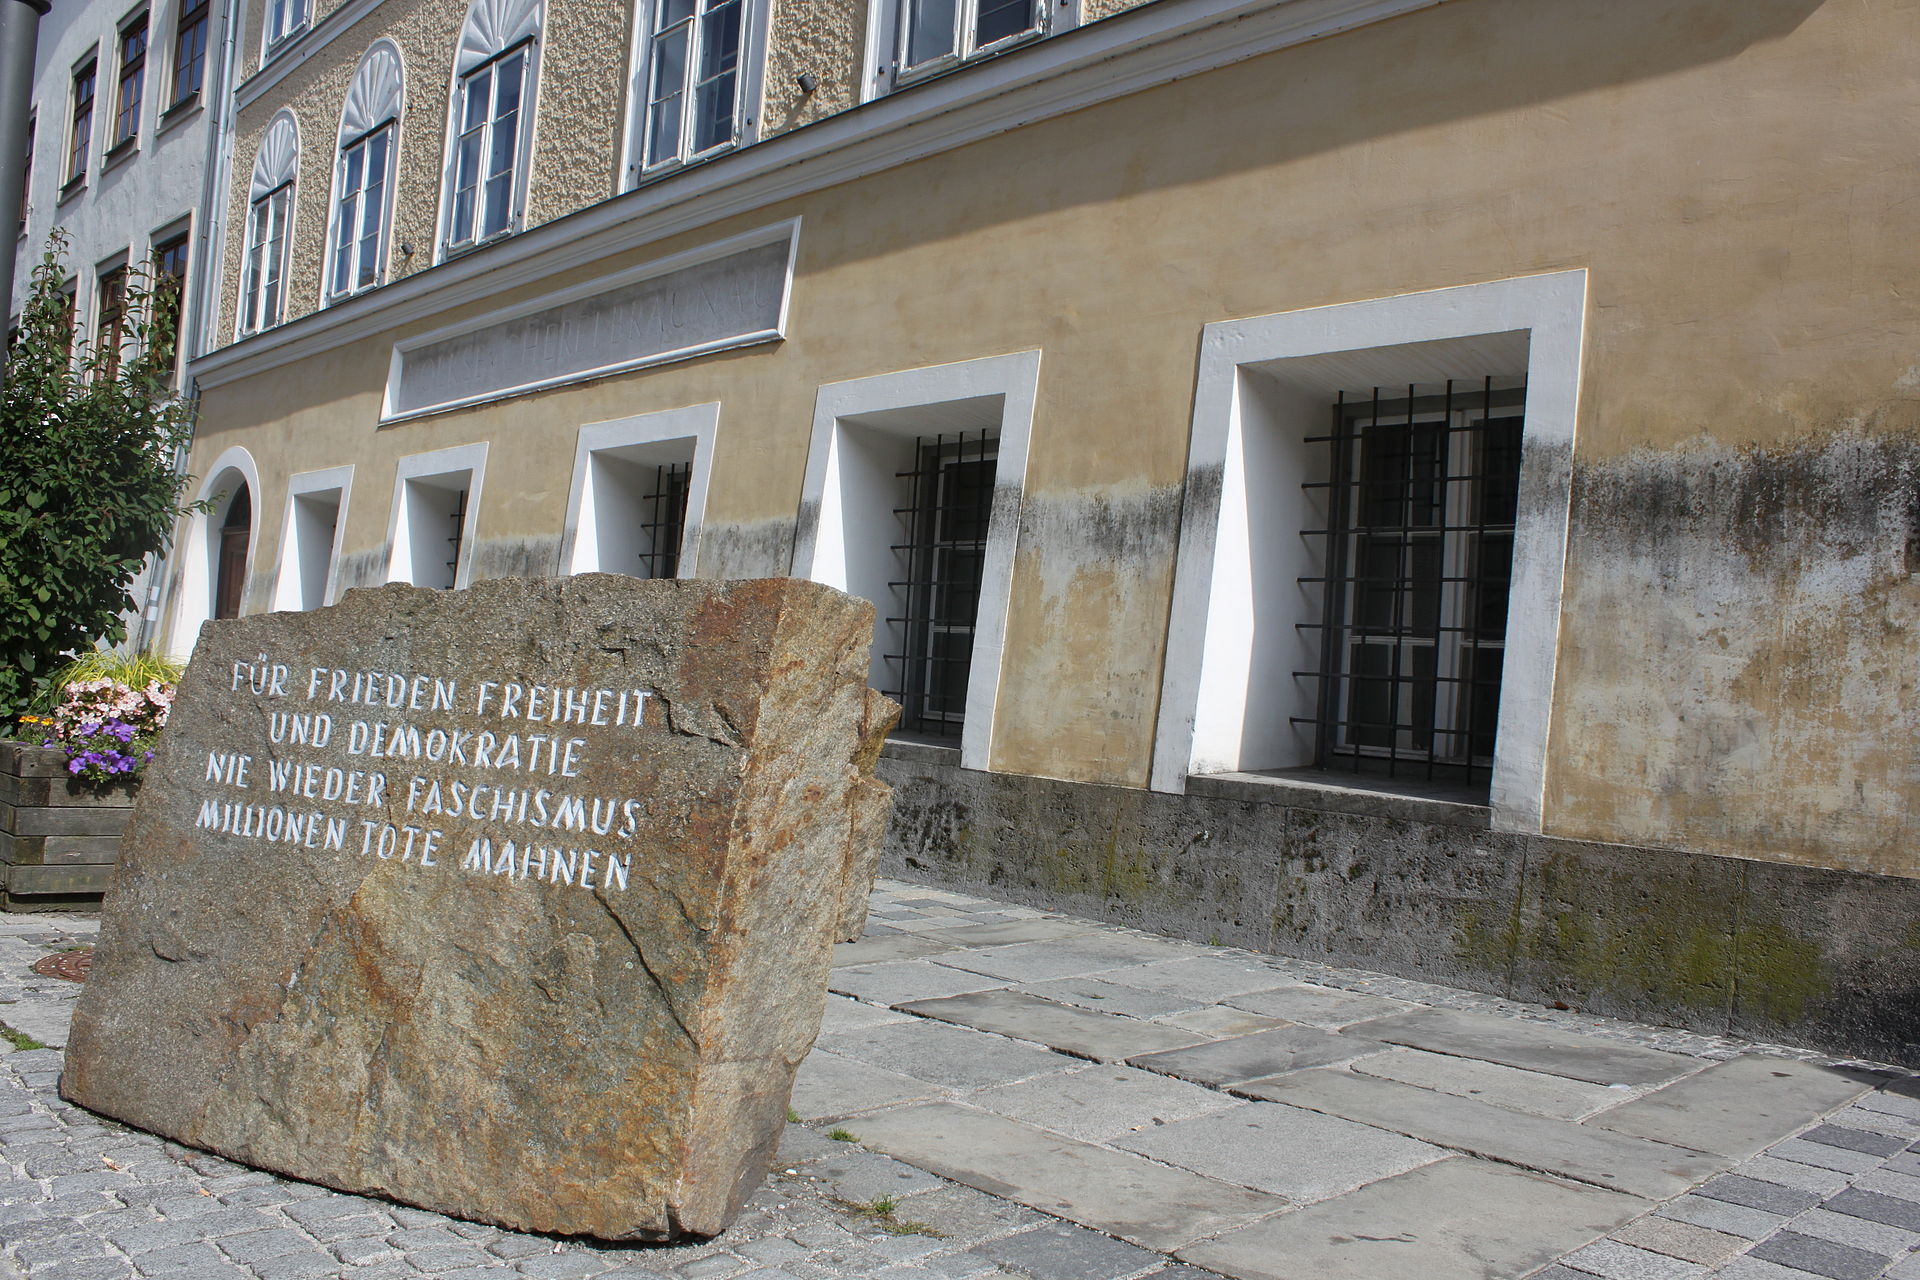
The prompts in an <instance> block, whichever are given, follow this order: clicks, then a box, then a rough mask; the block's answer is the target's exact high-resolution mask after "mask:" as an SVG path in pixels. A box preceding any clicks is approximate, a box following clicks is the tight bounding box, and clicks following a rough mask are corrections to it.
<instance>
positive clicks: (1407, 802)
mask: <svg viewBox="0 0 1920 1280" xmlns="http://www.w3.org/2000/svg"><path fill="white" fill-rule="evenodd" d="M879 776H880V777H881V778H882V779H883V780H884V781H886V782H888V783H891V784H892V786H893V788H894V812H893V821H892V825H891V827H890V828H889V830H888V835H887V848H886V855H885V859H884V862H883V865H882V870H883V872H884V873H885V874H888V875H894V876H899V877H901V878H903V879H908V880H917V881H920V882H923V883H930V884H936V885H940V886H943V887H947V888H952V889H959V890H977V891H981V892H986V893H991V894H992V895H993V896H995V897H999V898H1005V899H1008V900H1011V901H1015V902H1022V903H1026V904H1029V905H1032V906H1037V907H1046V908H1050V909H1055V910H1060V911H1067V912H1071V913H1073V914H1076V915H1081V916H1087V917H1090V918H1093V919H1098V920H1106V921H1111V922H1113V923H1116V924H1124V925H1131V926H1134V927H1137V928H1141V929H1146V930H1151V931H1153V932H1157V933H1163V934H1171V935H1173V936H1176V937H1181V938H1187V939H1190V940H1193V941H1198V942H1206V943H1213V944H1217V945H1226V946H1235V947H1246V948H1249V949H1251V950H1255V951H1264V952H1269V953H1273V954H1277V955H1285V956H1294V957H1300V958H1304V959H1311V960H1318V961H1324V962H1327V963H1330V964H1338V965H1354V966H1359V967H1362V968H1368V969H1374V970H1378V971H1380V972H1383V973H1390V974H1396V975H1399V976H1402V977H1407V978H1415V979H1422V980H1425V981H1430V982H1438V983H1446V984H1450V985H1455V986H1462V987H1468V988H1472V989H1474V990H1478V991H1484V992H1489V993H1493V994H1497V995H1502V996H1507V997H1510V998H1512V999H1515V1000H1526V1001H1534V1002H1540V1003H1554V1002H1560V1003H1563V1004H1565V1005H1567V1006H1570V1007H1572V1008H1575V1009H1579V1010H1582V1011H1585V1012H1591V1013H1594V1014H1601V1015H1610V1016H1615V1017H1621V1018H1632V1019H1637V1020H1642V1021H1649V1022H1658V1023H1665V1024H1668V1025H1672V1026H1680V1027H1687V1028H1690V1029H1693V1030H1697V1031H1706V1032H1713V1033H1721V1034H1728V1035H1734V1036H1739V1037H1742V1038H1749V1039H1758V1040H1773V1041H1778V1042H1782V1043H1787V1044H1795V1045H1802V1046H1806V1047H1810V1048H1814V1049H1819V1050H1823V1051H1826V1052H1829V1053H1835V1054H1842V1055H1847V1054H1858V1055H1860V1056H1862V1057H1865V1058H1869V1059H1874V1060H1878V1061H1886V1062H1896V1063H1901V1064H1904V1065H1907V1066H1920V881H1915V880H1909V879H1903V878H1898V877H1887V876H1870V875H1862V874H1858V873H1852V872H1843V871H1828V870H1821V869H1817V868H1808V867H1796V866H1787V865H1783V864H1779V863H1771V862H1758V861H1750V860H1747V859H1742V858H1729V857H1720V856H1714V855H1709V854H1697V853H1686V852H1681V851H1676V850H1671V849H1648V848H1639V847H1634V846H1629V845H1613V844H1592V843H1586V842H1582V841H1575V840H1561V839H1553V838H1549V837H1542V836H1524V835H1512V834H1507V833H1504V832H1496V831H1493V830H1491V829H1489V823H1488V812H1487V810H1486V809H1484V808H1481V807H1478V806H1475V805H1470V804H1458V803H1448V802H1445V801H1440V800H1433V799H1424V798H1412V797H1405V796H1394V795H1377V794H1373V793H1360V792H1351V791H1345V790H1341V789H1338V788H1331V787H1325V786H1316V785H1313V784H1312V783H1310V782H1306V781H1287V780H1280V779H1275V778H1270V777H1261V778H1257V779H1256V778H1249V777H1246V776H1244V775H1231V776H1228V777H1223V778H1207V779H1195V780H1194V782H1193V783H1192V784H1191V785H1192V791H1191V793H1190V794H1188V795H1184V796H1173V795H1164V794H1158V793H1154V792H1149V791H1141V790H1134V789H1131V788H1125V787H1107V786H1095V785H1090V784H1086V783H1075V782H1061V781H1056V780H1053V779H1048V778H1034V777H1025V776H1020V775H1013V774H999V773H981V772H976V771H973V770H967V769H962V768H960V767H959V764H958V753H957V752H955V751H951V750H947V749H942V748H938V747H922V746H916V745H910V744H903V743H890V744H889V745H888V747H887V751H886V756H885V758H884V759H883V760H882V761H881V764H880V769H879Z"/></svg>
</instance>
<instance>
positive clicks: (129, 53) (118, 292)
mask: <svg viewBox="0 0 1920 1280" xmlns="http://www.w3.org/2000/svg"><path fill="white" fill-rule="evenodd" d="M225 8H226V6H225V3H224V0H138V2H137V3H135V2H127V3H107V2H105V0H89V2H88V3H76V4H61V5H56V6H54V7H53V9H52V10H51V11H50V12H49V13H48V14H47V15H46V16H45V17H43V18H41V19H40V21H39V24H38V39H37V41H36V42H35V45H34V68H35V70H34V83H33V109H32V113H31V115H30V117H29V123H28V145H27V155H26V158H25V159H26V164H25V168H26V174H25V183H24V198H23V200H22V202H21V208H20V211H19V219H20V221H19V238H18V240H17V241H16V242H15V246H14V254H15V258H14V288H13V297H12V298H11V299H9V310H8V315H9V317H12V318H13V320H12V322H10V325H9V328H11V327H12V323H17V318H18V316H19V315H20V311H21V308H22V305H23V304H24V302H25V299H26V296H27V292H28V290H29V288H30V287H31V283H32V275H33V271H34V268H35V267H36V266H37V265H38V264H39V262H40V260H41V257H42V255H43V254H44V253H45V252H46V250H47V248H48V237H49V235H50V234H51V233H53V232H54V231H56V230H58V232H59V233H60V234H61V235H62V236H63V237H64V238H65V241H64V247H63V252H62V259H61V265H62V267H63V269H64V270H65V272H66V273H67V290H68V294H69V297H70V298H71V299H72V302H71V307H72V318H73V329H74V339H75V342H76V343H77V344H79V345H81V346H83V347H93V348H103V349H111V350H115V351H117V350H119V349H121V347H123V346H124V345H126V344H127V343H129V342H131V341H132V338H131V336H130V328H129V321H130V320H131V316H130V315H129V305H130V304H129V299H130V291H131V296H132V297H133V298H134V299H137V298H138V297H139V296H141V295H143V294H144V293H146V292H148V291H149V290H151V289H153V288H155V287H162V286H161V281H162V280H163V279H164V280H165V281H166V282H168V283H167V284H166V285H165V286H164V287H167V288H171V289H173V290H175V291H177V295H178V300H177V306H178V308H179V311H178V315H179V320H178V323H179V326H180V342H179V345H180V348H181V352H182V361H181V381H180V385H181V387H182V389H184V388H185V385H186V383H185V364H186V358H187V357H188V356H189V355H191V354H192V353H195V352H197V351H199V350H201V349H203V347H204V345H205V343H204V331H205V324H206V319H207V313H206V309H205V303H206V301H207V293H206V290H205V288H204V287H203V283H202V282H203V278H204V276H205V274H206V267H207V266H208V264H209V263H210V261H211V259H212V258H213V257H214V256H215V254H216V253H217V245H218V232H219V228H218V226H217V225H215V224H214V223H213V222H212V221H211V220H209V219H208V218H207V217H206V216H205V214H204V213H203V210H205V209H207V208H208V207H209V205H210V204H211V200H210V192H209V188H208V181H209V178H210V176H211V173H212V169H210V167H209V157H210V155H211V154H212V150H213V148H214V146H215V145H216V143H217V141H218V139H219V136H220V133H219V129H218V127H217V126H218V123H219V121H220V119H221V117H222V112H223V108H224V106H225V102H226V98H227V93H226V85H227V84H229V83H230V80H231V76H230V73H229V69H228V68H227V66H226V65H225V63H224V61H223V54H224V52H225V49H226V31H227V25H226V13H225ZM160 587H161V578H160V575H158V574H154V573H149V574H146V575H143V578H142V581H141V582H139V583H137V584H136V586H135V592H134V594H135V598H136V599H140V600H142V601H143V602H144V607H143V611H142V614H141V616H140V618H139V619H138V620H137V621H135V622H133V623H132V624H131V625H130V626H129V628H128V634H129V637H130V639H131V640H132V641H133V642H134V643H135V645H136V647H138V646H141V645H144V644H147V643H151V642H153V641H154V640H156V639H157V635H158V630H157V628H158V622H159V615H158V606H159V591H160Z"/></svg>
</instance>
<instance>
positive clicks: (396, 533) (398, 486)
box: [386, 440, 487, 591]
mask: <svg viewBox="0 0 1920 1280" xmlns="http://www.w3.org/2000/svg"><path fill="white" fill-rule="evenodd" d="M462 478H463V479H462ZM486 478H487V444H486V441H484V440H482V441H476V442H475V443H473V444H461V445H455V446H453V447H452V448H450V449H435V450H434V451H432V452H431V453H414V454H409V455H407V456H406V457H404V458H401V459H400V461H399V462H398V464H396V465H395V467H394V473H393V507H392V509H391V511H390V512H389V514H388V517H387V577H386V580H387V581H388V582H405V583H409V584H411V583H414V582H416V581H417V579H418V576H419V575H418V574H417V573H416V572H415V569H414V564H413V528H412V512H411V504H410V502H409V501H408V500H409V498H410V497H411V496H412V492H411V488H410V486H412V485H430V486H433V487H436V488H442V489H444V488H447V487H449V483H448V482H458V483H461V484H462V487H464V488H465V489H466V491H467V509H466V514H465V516H464V517H463V518H462V519H461V521H460V558H459V561H458V563H457V564H456V565H455V566H454V572H453V583H452V587H451V589H452V590H455V591H458V590H460V589H461V588H462V587H464V586H466V585H467V584H468V583H469V582H471V581H472V580H473V557H474V551H475V547H474V531H475V530H476V529H477V528H478V527H479V515H480V494H481V489H482V488H483V486H484V485H485V482H486Z"/></svg>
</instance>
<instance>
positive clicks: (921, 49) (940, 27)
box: [906, 0, 959, 67]
mask: <svg viewBox="0 0 1920 1280" xmlns="http://www.w3.org/2000/svg"><path fill="white" fill-rule="evenodd" d="M958 4H959V0H907V55H906V62H907V65H908V66H909V67H917V66H919V65H920V64H921V63H923V62H931V61H932V60H933V59H935V58H939V57H943V56H945V55H947V54H950V53H953V52H954V47H953V44H954V32H955V29H956V27H957V25H958V23H957V19H958V18H959V13H958V12H957V6H958Z"/></svg>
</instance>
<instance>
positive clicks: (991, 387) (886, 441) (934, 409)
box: [792, 351, 1040, 769]
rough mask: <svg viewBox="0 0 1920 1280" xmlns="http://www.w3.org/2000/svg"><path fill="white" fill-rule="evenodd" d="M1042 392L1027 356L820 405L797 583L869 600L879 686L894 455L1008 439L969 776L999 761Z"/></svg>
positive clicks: (843, 390)
mask: <svg viewBox="0 0 1920 1280" xmlns="http://www.w3.org/2000/svg"><path fill="white" fill-rule="evenodd" d="M1039 386H1040V353H1039V352H1038V351H1019V352H1014V353H1012V354H1010V355H1003V356H988V357H986V358H984V359H979V360H967V361H962V362H960V363H958V364H945V365H935V366H932V367H931V368H924V369H906V370H902V371H900V372H898V373H886V374H881V375H879V376H877V377H872V378H859V379H855V380H854V381H851V382H835V383H829V384H827V385H825V386H823V387H821V388H820V390H819V393H818V394H817V396H816V397H815V400H814V413H813V438H812V441H811V443H810V445H809V447H808V450H807V473H806V479H805V481H804V482H803V484H802V488H801V495H800V518H799V521H798V527H797V529H796V531H795V539H794V550H793V565H792V574H793V576H794V577H796V578H806V579H809V580H811V581H813V582H823V583H825V584H826V585H828V586H830V587H837V588H839V589H840V590H842V591H846V592H849V593H851V594H854V595H861V596H865V597H866V598H867V599H869V600H873V601H875V603H876V605H878V606H879V607H878V608H877V609H876V613H877V614H878V616H877V617H876V618H875V622H874V634H875V641H876V643H875V646H874V650H873V666H872V673H873V674H872V679H873V681H874V683H875V685H876V686H879V685H883V684H885V683H886V670H885V664H884V661H883V655H884V654H885V653H886V652H888V649H887V646H886V644H885V642H884V641H883V640H882V637H884V636H885V635H886V634H887V632H886V628H887V627H888V625H889V624H888V622H887V613H888V610H887V608H886V606H885V601H886V599H887V598H888V595H889V594H890V593H889V592H888V591H887V588H886V582H887V580H888V579H889V578H890V577H892V576H893V573H892V565H893V558H892V554H891V551H890V547H891V544H892V543H894V542H895V541H897V534H896V533H895V530H896V528H897V523H896V520H895V517H894V514H893V510H894V508H895V507H896V506H898V505H899V502H898V499H897V496H896V495H897V494H898V491H899V481H898V478H897V475H896V472H897V471H898V470H899V468H898V466H897V465H895V464H894V463H893V462H892V461H891V458H892V457H893V455H894V454H895V453H897V452H898V450H900V449H902V448H904V449H906V450H908V451H909V452H910V451H911V450H912V448H913V446H914V442H915V441H917V440H918V439H919V438H920V437H921V436H923V435H929V434H934V433H935V432H937V431H940V430H942V429H945V430H947V431H953V430H955V429H956V428H960V429H965V430H979V429H982V428H983V427H984V428H985V429H988V430H994V431H997V432H998V434H999V442H998V452H997V455H996V461H995V464H994V480H993V511H992V515H991V516H990V517H989V519H988V522H987V551H986V559H985V564H984V567H983V569H982V572H981V575H980V600H979V605H978V610H977V614H976V622H975V625H974V633H973V661H972V663H971V665H970V666H969V667H968V670H967V707H966V721H965V725H964V727H963V729H962V732H961V737H960V763H961V765H962V767H964V768H968V769H986V768H988V767H989V764H990V761H991V757H992V750H993V726H994V710H995V705H996V703H997V702H998V700H999V692H1000V672H1001V667H1002V661H1003V658H1004V654H1005V648H1006V629H1007V610H1008V607H1009V605H1010V603H1011V601H1012V598H1013V561H1014V552H1015V550H1016V545H1017V543H1018V540H1019V534H1020V512H1021V507H1022V504H1023V502H1024V501H1025V492H1026V480H1027V452H1028V440H1029V438H1030V436H1031V435H1032V431H1033V412H1034V404H1035V401H1036V399H1037V397H1038V393H1039Z"/></svg>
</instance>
